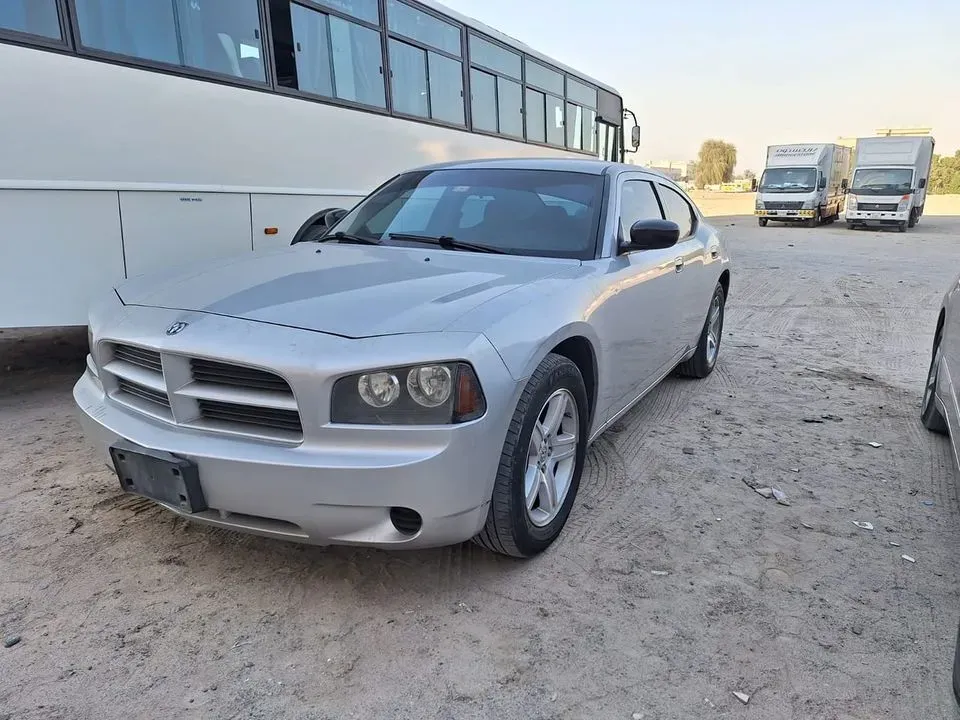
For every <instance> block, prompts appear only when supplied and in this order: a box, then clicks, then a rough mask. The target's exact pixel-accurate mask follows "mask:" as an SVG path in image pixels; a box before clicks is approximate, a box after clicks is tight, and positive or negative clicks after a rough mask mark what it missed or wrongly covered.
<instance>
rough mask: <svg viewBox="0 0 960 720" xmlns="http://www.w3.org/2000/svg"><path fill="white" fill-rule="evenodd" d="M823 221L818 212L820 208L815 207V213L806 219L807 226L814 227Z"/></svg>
mask: <svg viewBox="0 0 960 720" xmlns="http://www.w3.org/2000/svg"><path fill="white" fill-rule="evenodd" d="M822 221H823V216H822V215H821V214H820V208H817V214H816V215H814V216H813V217H812V218H810V219H809V220H807V227H810V228H815V227H817V226H818V225H819V224H820V223H821V222H822Z"/></svg>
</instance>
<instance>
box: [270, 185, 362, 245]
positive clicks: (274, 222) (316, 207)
mask: <svg viewBox="0 0 960 720" xmlns="http://www.w3.org/2000/svg"><path fill="white" fill-rule="evenodd" d="M360 200H362V198H360V197H348V196H345V195H338V196H335V195H273V194H270V195H252V196H251V207H252V209H253V249H254V250H272V249H276V248H280V247H283V246H285V245H289V244H290V241H292V240H293V237H294V235H296V234H297V232H298V231H299V230H300V228H301V227H303V225H304V223H306V222H307V221H308V220H310V219H311V218H312V217H313V216H314V215H316V214H317V213H318V212H320V211H321V210H325V209H327V208H343V209H344V210H349V209H351V208H352V207H353V206H354V205H356V204H357V203H358V202H360ZM267 228H276V229H277V233H276V234H274V235H268V234H267V232H266V231H267Z"/></svg>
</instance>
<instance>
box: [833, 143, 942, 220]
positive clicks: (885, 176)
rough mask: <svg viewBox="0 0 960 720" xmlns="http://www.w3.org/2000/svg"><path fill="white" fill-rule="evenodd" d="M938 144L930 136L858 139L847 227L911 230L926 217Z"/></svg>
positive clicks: (849, 195)
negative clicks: (923, 216)
mask: <svg viewBox="0 0 960 720" xmlns="http://www.w3.org/2000/svg"><path fill="white" fill-rule="evenodd" d="M934 145H935V142H934V139H933V138H932V137H931V136H929V135H902V136H899V137H897V136H893V137H868V138H859V139H858V140H857V152H856V160H855V162H854V169H853V181H852V182H851V183H850V189H849V191H848V194H847V209H846V213H845V217H846V221H847V227H848V228H855V227H863V226H866V225H868V224H873V225H895V226H896V227H897V230H899V231H900V232H906V230H907V228H912V227H913V226H914V225H916V224H917V222H918V221H919V220H920V216H921V215H923V205H924V203H925V202H926V199H927V183H928V182H929V180H930V165H931V164H932V163H933V148H934Z"/></svg>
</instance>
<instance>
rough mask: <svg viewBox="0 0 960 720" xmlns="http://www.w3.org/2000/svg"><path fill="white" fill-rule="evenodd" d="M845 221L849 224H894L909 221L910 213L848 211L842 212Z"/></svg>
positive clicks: (907, 211) (906, 211)
mask: <svg viewBox="0 0 960 720" xmlns="http://www.w3.org/2000/svg"><path fill="white" fill-rule="evenodd" d="M844 217H845V219H846V220H847V221H848V222H850V221H854V222H862V223H866V222H876V223H881V224H896V223H902V222H907V221H909V220H910V211H909V210H904V211H903V212H880V211H877V210H850V209H847V210H846V211H845V212H844Z"/></svg>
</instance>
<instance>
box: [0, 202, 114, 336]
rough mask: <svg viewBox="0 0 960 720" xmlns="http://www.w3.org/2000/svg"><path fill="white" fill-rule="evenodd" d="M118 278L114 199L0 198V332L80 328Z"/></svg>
mask: <svg viewBox="0 0 960 720" xmlns="http://www.w3.org/2000/svg"><path fill="white" fill-rule="evenodd" d="M123 274H124V273H123V241H122V239H121V234H120V213H119V206H118V204H117V193H116V192H110V191H90V190H0V327H53V326H68V325H86V324H87V309H88V308H89V306H90V302H91V301H92V300H93V299H94V297H95V296H96V294H97V293H99V292H106V291H108V290H109V289H110V287H112V286H113V285H114V284H115V283H117V282H119V281H121V280H123Z"/></svg>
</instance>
